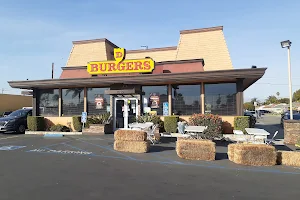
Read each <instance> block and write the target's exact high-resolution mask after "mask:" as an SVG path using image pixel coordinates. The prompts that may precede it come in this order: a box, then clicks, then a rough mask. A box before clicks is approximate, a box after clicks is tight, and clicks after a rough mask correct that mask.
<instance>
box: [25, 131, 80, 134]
mask: <svg viewBox="0 0 300 200" xmlns="http://www.w3.org/2000/svg"><path fill="white" fill-rule="evenodd" d="M25 134H27V135H45V134H47V135H49V134H63V135H82V132H53V131H25Z"/></svg>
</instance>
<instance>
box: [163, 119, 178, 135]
mask: <svg viewBox="0 0 300 200" xmlns="http://www.w3.org/2000/svg"><path fill="white" fill-rule="evenodd" d="M178 121H179V116H177V115H172V116H165V120H164V128H165V130H166V132H167V133H176V132H177V122H178Z"/></svg>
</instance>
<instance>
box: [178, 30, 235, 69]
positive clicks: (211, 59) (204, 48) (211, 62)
mask: <svg viewBox="0 0 300 200" xmlns="http://www.w3.org/2000/svg"><path fill="white" fill-rule="evenodd" d="M177 50H178V52H177V55H176V60H187V59H196V58H203V59H204V62H205V66H204V71H209V70H226V69H233V67H232V63H231V59H230V55H229V52H228V48H227V45H226V42H225V38H224V35H223V31H222V30H217V31H208V32H198V33H188V34H181V35H180V39H179V44H178V48H177Z"/></svg>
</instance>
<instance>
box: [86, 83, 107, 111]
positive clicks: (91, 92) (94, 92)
mask: <svg viewBox="0 0 300 200" xmlns="http://www.w3.org/2000/svg"><path fill="white" fill-rule="evenodd" d="M105 90H108V88H88V89H87V102H88V107H87V112H88V115H99V114H103V113H108V112H109V113H111V110H110V95H107V94H105Z"/></svg>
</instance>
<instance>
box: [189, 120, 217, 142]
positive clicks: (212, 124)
mask: <svg viewBox="0 0 300 200" xmlns="http://www.w3.org/2000/svg"><path fill="white" fill-rule="evenodd" d="M222 123H223V122H222V118H221V117H220V116H218V115H212V114H193V115H192V116H191V117H190V119H189V125H191V126H207V129H206V130H205V131H204V132H203V136H202V137H204V138H205V139H210V140H212V139H214V138H216V137H220V136H221V134H222Z"/></svg>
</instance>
